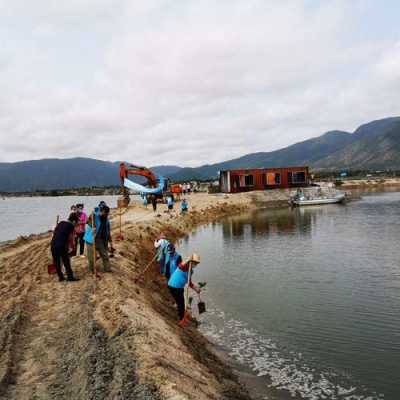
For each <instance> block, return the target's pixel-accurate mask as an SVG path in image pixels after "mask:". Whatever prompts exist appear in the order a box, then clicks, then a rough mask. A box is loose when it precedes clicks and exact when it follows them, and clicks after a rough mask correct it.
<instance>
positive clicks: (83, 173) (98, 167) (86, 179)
mask: <svg viewBox="0 0 400 400" xmlns="http://www.w3.org/2000/svg"><path fill="white" fill-rule="evenodd" d="M179 169H180V168H179V167H176V166H169V165H165V166H157V167H154V171H155V172H156V173H157V174H161V175H164V176H169V175H170V174H173V173H176V172H178V171H179ZM113 185H119V162H109V161H101V160H95V159H91V158H70V159H56V158H54V159H43V160H32V161H21V162H16V163H0V192H23V191H36V190H51V189H66V188H79V187H91V186H113Z"/></svg>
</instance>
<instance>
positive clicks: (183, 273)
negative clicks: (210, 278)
mask: <svg viewBox="0 0 400 400" xmlns="http://www.w3.org/2000/svg"><path fill="white" fill-rule="evenodd" d="M199 263H200V257H199V256H198V255H197V254H193V255H192V256H191V257H190V258H189V259H188V260H187V261H186V262H185V263H182V262H181V263H180V264H178V266H177V268H176V269H175V271H174V273H173V274H172V275H171V277H170V278H169V280H168V289H169V291H170V293H171V296H172V297H173V298H174V300H175V302H176V306H177V308H178V318H179V324H180V325H181V326H183V325H184V324H183V322H184V321H183V317H184V316H185V294H184V293H185V286H186V284H188V286H189V287H190V288H191V289H193V290H194V291H195V292H196V293H198V294H200V292H201V290H200V288H198V287H197V286H196V285H194V284H193V282H192V275H193V269H194V268H195V267H196V266H197V265H198V264H199ZM189 271H190V276H189Z"/></svg>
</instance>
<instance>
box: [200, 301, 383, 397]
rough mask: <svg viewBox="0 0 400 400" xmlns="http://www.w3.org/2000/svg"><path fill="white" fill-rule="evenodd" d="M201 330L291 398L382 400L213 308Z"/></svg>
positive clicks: (234, 357) (375, 394)
mask: <svg viewBox="0 0 400 400" xmlns="http://www.w3.org/2000/svg"><path fill="white" fill-rule="evenodd" d="M208 314H209V316H208V317H207V318H205V319H204V320H203V321H202V325H201V330H202V332H203V333H204V334H205V335H206V336H207V337H208V338H209V339H210V340H211V341H213V342H214V343H215V344H217V345H219V346H221V347H222V348H224V349H227V352H228V354H229V356H231V357H232V358H233V359H234V360H235V361H237V362H239V363H240V364H242V365H245V366H247V367H249V368H251V370H252V371H253V372H255V373H256V374H257V376H259V377H266V378H268V382H269V383H268V386H269V387H273V388H275V389H277V390H284V391H287V392H289V393H290V395H291V396H292V397H298V398H303V399H310V400H320V399H332V400H333V399H337V400H381V399H384V395H383V394H377V393H373V392H372V393H371V391H369V390H368V388H366V387H363V386H361V385H358V386H357V385H354V382H350V381H351V377H349V376H345V375H344V374H342V375H340V374H339V373H337V372H334V371H317V370H316V369H315V368H313V367H312V366H310V365H309V363H308V362H307V360H305V359H304V357H303V355H302V354H301V353H296V352H293V351H289V352H288V351H285V350H284V349H281V348H280V347H279V345H278V344H277V343H275V342H274V341H273V340H272V339H269V338H267V337H265V336H262V335H259V334H258V333H257V332H256V331H255V330H254V329H251V328H249V326H248V325H247V324H246V323H244V322H242V321H238V320H235V319H233V318H230V317H229V316H228V315H227V314H226V313H224V312H223V311H221V310H218V309H216V308H214V309H209V310H208Z"/></svg>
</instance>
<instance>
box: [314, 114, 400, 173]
mask: <svg viewBox="0 0 400 400" xmlns="http://www.w3.org/2000/svg"><path fill="white" fill-rule="evenodd" d="M353 136H354V139H355V140H354V141H353V142H352V143H350V144H349V145H347V146H345V147H344V148H342V149H339V150H337V151H335V152H333V153H332V154H330V155H329V156H327V157H324V158H322V159H320V160H318V161H317V162H316V163H314V164H313V166H314V167H315V168H317V169H338V168H340V169H350V168H353V169H400V118H391V119H390V121H374V122H371V123H370V124H366V125H362V126H360V128H358V129H357V130H356V131H355V132H354V134H353Z"/></svg>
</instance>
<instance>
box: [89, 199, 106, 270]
mask: <svg viewBox="0 0 400 400" xmlns="http://www.w3.org/2000/svg"><path fill="white" fill-rule="evenodd" d="M109 213H110V208H109V207H108V206H106V205H105V204H102V205H100V206H99V208H98V211H95V212H94V213H93V214H92V217H91V218H89V219H88V221H87V224H86V230H85V236H84V240H85V242H86V248H87V259H88V266H89V271H90V272H93V271H94V256H95V255H94V252H93V250H94V249H93V243H94V241H95V243H96V252H98V253H99V255H100V257H101V259H102V261H103V269H104V272H111V264H110V258H109V255H108V244H109V243H110V245H111V246H112V239H111V227H110V221H109V220H108V215H109ZM93 218H94V221H95V238H94V237H93V227H92V223H93Z"/></svg>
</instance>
